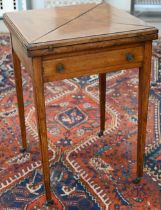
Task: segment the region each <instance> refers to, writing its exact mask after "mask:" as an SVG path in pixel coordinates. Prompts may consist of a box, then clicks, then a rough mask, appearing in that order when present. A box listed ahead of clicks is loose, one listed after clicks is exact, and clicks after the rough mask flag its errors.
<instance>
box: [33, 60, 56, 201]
mask: <svg viewBox="0 0 161 210" xmlns="http://www.w3.org/2000/svg"><path fill="white" fill-rule="evenodd" d="M42 74H43V73H42V62H41V58H34V59H33V90H34V101H35V109H36V117H37V128H38V134H39V141H40V149H41V159H42V169H43V179H44V185H45V192H46V199H47V204H48V205H50V204H53V201H52V196H51V190H50V168H49V156H48V140H47V127H46V111H45V97H44V82H43V77H42Z"/></svg>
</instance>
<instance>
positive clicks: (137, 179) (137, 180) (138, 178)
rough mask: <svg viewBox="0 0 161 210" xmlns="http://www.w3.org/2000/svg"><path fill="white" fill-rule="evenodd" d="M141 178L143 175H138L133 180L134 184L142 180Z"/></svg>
mask: <svg viewBox="0 0 161 210" xmlns="http://www.w3.org/2000/svg"><path fill="white" fill-rule="evenodd" d="M141 179H142V177H137V178H136V179H134V180H133V181H132V182H133V183H134V184H139V183H140V181H141Z"/></svg>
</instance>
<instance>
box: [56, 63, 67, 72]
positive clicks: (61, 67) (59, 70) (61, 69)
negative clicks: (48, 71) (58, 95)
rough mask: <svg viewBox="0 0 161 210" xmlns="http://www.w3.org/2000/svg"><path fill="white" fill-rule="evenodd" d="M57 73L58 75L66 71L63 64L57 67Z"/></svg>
mask: <svg viewBox="0 0 161 210" xmlns="http://www.w3.org/2000/svg"><path fill="white" fill-rule="evenodd" d="M56 71H57V72H58V73H64V71H65V67H64V65H63V64H57V66H56Z"/></svg>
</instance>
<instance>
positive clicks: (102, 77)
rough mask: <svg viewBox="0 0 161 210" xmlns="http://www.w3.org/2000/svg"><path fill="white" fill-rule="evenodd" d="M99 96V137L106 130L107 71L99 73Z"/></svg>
mask: <svg viewBox="0 0 161 210" xmlns="http://www.w3.org/2000/svg"><path fill="white" fill-rule="evenodd" d="M99 97H100V132H99V134H98V136H99V137H101V136H103V132H104V131H105V120H106V119H105V112H106V73H103V74H99Z"/></svg>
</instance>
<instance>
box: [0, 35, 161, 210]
mask: <svg viewBox="0 0 161 210" xmlns="http://www.w3.org/2000/svg"><path fill="white" fill-rule="evenodd" d="M154 55H155V56H154V58H153V63H152V79H151V82H152V85H151V91H150V103H149V115H148V128H147V144H146V157H145V175H144V177H143V179H142V181H141V183H140V184H138V185H135V184H133V183H132V180H133V179H134V178H135V176H136V139H137V90H138V70H137V69H133V70H128V71H125V70H122V71H119V72H116V73H110V74H107V94H106V96H107V105H106V131H105V135H104V136H103V137H101V138H98V137H97V132H98V130H99V109H98V108H99V101H98V78H97V76H90V77H81V78H74V79H71V80H63V81H59V82H53V83H48V84H47V85H46V87H45V91H46V107H47V125H48V139H49V153H50V161H51V187H52V192H53V199H54V200H55V202H56V205H57V209H59V210H61V209H67V210H77V209H79V210H98V209H110V210H113V209H114V210H119V209H120V210H126V209H127V210H133V209H134V210H135V209H136V210H137V209H138V210H141V209H147V210H154V209H155V210H160V209H161V136H160V127H161V124H160V122H161V121H160V118H161V114H160V113H161V111H160V110H161V104H160V102H161V42H160V41H156V42H155V43H154ZM116 59H117V58H116ZM23 88H24V99H25V111H26V112H25V115H26V126H27V139H28V143H29V144H28V146H29V152H28V153H25V154H24V155H23V154H20V153H19V149H20V147H21V135H20V128H19V120H18V113H17V100H16V95H15V83H14V75H13V66H12V61H11V51H10V44H9V36H8V35H5V34H2V35H0V210H1V209H2V210H9V209H13V210H19V209H20V210H21V209H36V210H38V209H53V208H48V207H47V206H45V205H44V201H45V198H44V187H43V183H42V171H41V162H40V149H39V142H38V136H37V130H36V122H35V109H34V106H33V98H32V97H33V94H32V84H31V80H30V78H29V76H28V74H27V73H26V71H25V69H24V68H23Z"/></svg>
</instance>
